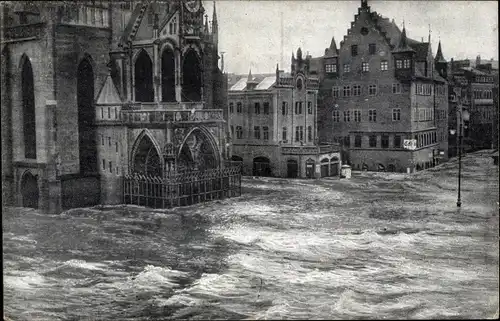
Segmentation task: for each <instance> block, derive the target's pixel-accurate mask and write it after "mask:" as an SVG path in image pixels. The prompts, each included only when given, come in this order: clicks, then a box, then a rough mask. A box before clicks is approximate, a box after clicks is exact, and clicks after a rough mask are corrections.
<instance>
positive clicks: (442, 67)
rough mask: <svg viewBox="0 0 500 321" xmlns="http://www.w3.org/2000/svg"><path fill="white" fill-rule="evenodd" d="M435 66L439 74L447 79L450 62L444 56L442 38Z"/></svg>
mask: <svg viewBox="0 0 500 321" xmlns="http://www.w3.org/2000/svg"><path fill="white" fill-rule="evenodd" d="M434 66H435V68H436V71H437V72H439V75H440V76H441V77H443V78H444V79H447V73H448V72H447V71H448V62H447V61H446V60H445V59H444V57H443V52H442V50H441V40H440V41H439V45H438V50H437V53H436V58H435V59H434Z"/></svg>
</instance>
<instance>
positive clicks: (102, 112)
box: [101, 107, 104, 119]
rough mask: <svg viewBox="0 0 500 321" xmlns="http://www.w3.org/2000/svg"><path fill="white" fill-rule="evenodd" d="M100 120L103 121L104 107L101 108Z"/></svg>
mask: <svg viewBox="0 0 500 321" xmlns="http://www.w3.org/2000/svg"><path fill="white" fill-rule="evenodd" d="M101 119H104V107H101Z"/></svg>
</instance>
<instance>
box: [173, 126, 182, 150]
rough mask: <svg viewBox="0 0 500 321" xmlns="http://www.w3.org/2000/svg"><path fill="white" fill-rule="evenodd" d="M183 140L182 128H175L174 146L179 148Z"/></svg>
mask: <svg viewBox="0 0 500 321" xmlns="http://www.w3.org/2000/svg"><path fill="white" fill-rule="evenodd" d="M183 139H184V128H176V129H175V130H174V145H175V146H180V144H182V140H183Z"/></svg>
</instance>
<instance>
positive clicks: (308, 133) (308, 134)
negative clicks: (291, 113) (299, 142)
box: [307, 126, 313, 142]
mask: <svg viewBox="0 0 500 321" xmlns="http://www.w3.org/2000/svg"><path fill="white" fill-rule="evenodd" d="M307 140H308V141H310V142H312V140H313V131H312V127H311V126H308V127H307Z"/></svg>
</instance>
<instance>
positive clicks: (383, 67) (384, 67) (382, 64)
mask: <svg viewBox="0 0 500 321" xmlns="http://www.w3.org/2000/svg"><path fill="white" fill-rule="evenodd" d="M380 70H382V71H387V70H389V62H388V61H387V60H383V61H381V62H380Z"/></svg>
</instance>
